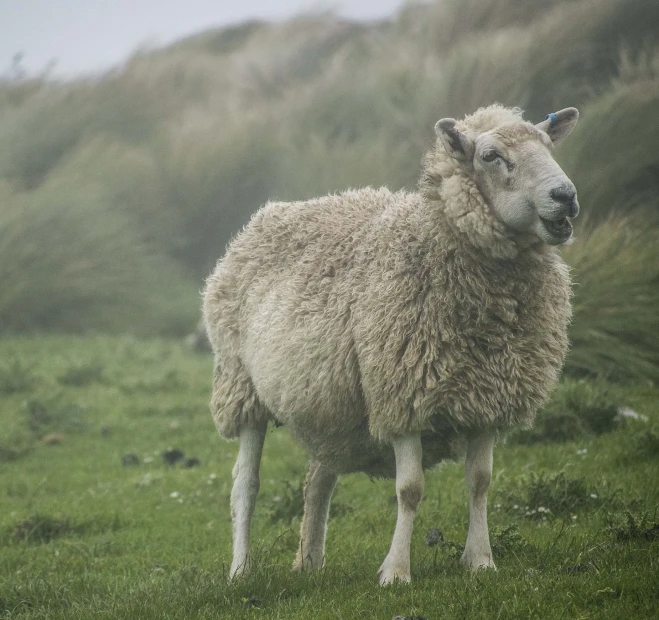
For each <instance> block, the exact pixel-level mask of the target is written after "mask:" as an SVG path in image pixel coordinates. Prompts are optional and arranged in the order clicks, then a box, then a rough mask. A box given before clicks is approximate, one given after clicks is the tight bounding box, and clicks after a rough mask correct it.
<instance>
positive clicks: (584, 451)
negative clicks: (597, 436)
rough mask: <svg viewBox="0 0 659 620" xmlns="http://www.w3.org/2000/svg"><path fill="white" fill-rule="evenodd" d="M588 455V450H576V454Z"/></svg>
mask: <svg viewBox="0 0 659 620" xmlns="http://www.w3.org/2000/svg"><path fill="white" fill-rule="evenodd" d="M587 453H588V448H584V449H583V450H577V454H587Z"/></svg>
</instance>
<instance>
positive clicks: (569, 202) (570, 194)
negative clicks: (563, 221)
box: [549, 186, 579, 217]
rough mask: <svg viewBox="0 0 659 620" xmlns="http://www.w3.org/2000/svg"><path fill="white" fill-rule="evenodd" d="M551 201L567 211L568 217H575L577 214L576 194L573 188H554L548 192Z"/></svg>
mask: <svg viewBox="0 0 659 620" xmlns="http://www.w3.org/2000/svg"><path fill="white" fill-rule="evenodd" d="M549 195H550V196H551V198H552V200H555V201H556V202H559V203H560V204H562V205H563V206H564V207H566V209H567V213H566V215H567V216H568V217H577V215H578V214H579V203H578V202H577V192H576V191H575V189H574V188H573V187H566V186H562V187H555V188H554V189H552V190H551V192H549Z"/></svg>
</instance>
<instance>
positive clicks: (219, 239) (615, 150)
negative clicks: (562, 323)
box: [0, 0, 659, 389]
mask: <svg viewBox="0 0 659 620" xmlns="http://www.w3.org/2000/svg"><path fill="white" fill-rule="evenodd" d="M658 32H659V3H656V2H654V3H653V2H648V1H647V0H528V1H527V0H435V1H434V2H430V3H418V4H409V5H407V6H405V7H404V8H402V9H401V10H400V11H399V12H398V13H397V14H396V15H394V16H392V18H391V19H390V20H385V21H381V22H373V23H356V22H351V21H348V20H344V19H341V18H338V17H336V16H333V15H331V14H329V13H323V14H314V15H307V16H302V17H298V18H295V19H291V20H288V21H285V22H280V23H266V22H249V23H245V24H240V25H235V26H231V27H229V28H225V29H215V30H209V31H207V32H202V33H199V34H197V35H194V36H191V37H188V38H186V39H184V40H182V41H179V42H175V43H173V44H172V45H169V46H167V47H164V48H161V49H155V50H151V51H141V52H138V53H136V54H135V55H134V56H133V57H132V58H131V59H129V60H128V61H127V62H126V63H125V64H124V65H123V66H121V67H118V68H116V69H115V70H112V71H110V72H108V73H106V74H104V75H99V76H97V77H95V78H94V79H74V80H66V81H61V82H55V81H52V80H50V81H49V80H48V79H47V78H46V77H44V76H42V77H32V76H26V75H21V74H20V73H16V74H15V75H13V77H12V76H9V77H4V78H0V290H2V295H1V296H0V332H2V333H7V332H10V333H29V332H33V331H38V330H57V331H60V332H62V331H66V332H76V333H89V332H104V333H132V334H136V335H138V336H142V337H144V336H180V335H182V334H185V333H190V332H191V331H192V330H193V327H194V324H195V322H196V317H197V316H198V308H199V295H198V292H199V289H200V288H202V283H203V278H204V277H206V276H207V275H208V273H209V271H210V270H211V269H212V267H213V265H214V264H215V262H216V261H217V259H218V258H219V256H221V254H222V252H223V250H224V248H225V247H226V244H227V243H228V241H229V240H230V239H231V237H232V236H233V235H235V233H237V232H238V230H240V228H241V227H242V226H243V225H244V224H245V222H247V221H248V220H249V217H250V216H251V214H252V213H253V212H254V211H255V210H256V209H258V208H259V207H260V206H261V205H262V204H263V203H264V202H266V201H267V200H270V199H273V200H300V199H305V198H309V197H312V196H317V195H322V194H326V193H328V192H337V191H342V190H344V189H346V188H348V187H361V186H365V185H372V186H381V185H386V186H388V187H390V188H391V189H392V190H397V189H401V188H406V189H414V188H415V187H416V186H417V180H418V178H419V175H420V173H421V165H420V162H421V159H422V156H423V154H424V152H426V151H427V150H428V148H429V147H430V146H431V144H432V141H433V139H434V133H433V130H432V127H433V125H434V124H435V122H436V121H437V120H438V119H439V118H442V117H446V116H455V117H462V116H463V115H464V114H467V113H472V112H473V111H474V110H475V109H476V108H477V107H478V106H482V105H488V104H491V103H493V102H494V101H499V102H501V103H503V104H506V105H518V106H521V107H522V108H524V109H525V110H526V118H527V119H529V120H531V121H539V120H541V119H542V118H544V115H545V114H546V113H547V112H548V111H550V110H555V109H560V108H562V107H566V106H568V105H576V106H579V109H580V111H581V120H580V121H579V124H578V125H577V127H576V130H575V132H574V134H573V135H572V136H570V138H569V139H568V140H566V141H565V143H564V144H561V145H560V146H559V147H558V148H557V150H556V158H557V161H558V162H559V164H561V165H562V166H563V167H564V168H565V170H566V172H567V173H568V174H569V176H570V177H571V178H572V179H573V180H574V182H575V184H576V186H577V188H578V190H579V197H580V202H581V206H582V215H581V216H580V217H579V219H578V220H577V230H576V241H575V243H574V244H573V245H572V246H571V247H570V248H567V249H566V250H565V256H566V258H567V260H568V262H569V264H570V265H571V266H572V267H573V268H574V274H575V281H576V282H577V284H578V286H577V287H576V288H575V313H574V321H573V324H572V328H571V340H572V343H573V347H572V354H571V356H570V359H569V361H568V366H567V373H568V374H569V375H570V376H572V377H575V378H582V377H599V378H603V379H605V380H610V381H614V380H618V381H621V380H630V379H633V380H648V381H651V382H654V383H656V382H657V381H659V323H658V317H659V314H658V313H657V312H656V308H657V304H658V303H659V287H658V286H657V281H658V278H659V276H658V269H659V267H658V266H659V243H658V242H657V236H658V234H659V223H658V222H659V220H658V218H657V212H658V210H657V205H658V203H657V196H659V186H658V184H657V183H658V182H657V179H659V156H658V153H659V151H658V150H657V148H656V147H655V145H656V143H657V140H658V139H659V133H658V131H659V124H657V123H656V122H655V120H656V117H657V109H658V106H659V82H658V81H657V80H658V75H659V53H658V51H657V50H658V42H659V39H658V37H657V33H658ZM73 380H74V381H75V380H76V379H75V378H74V379H73ZM83 380H84V379H83ZM65 381H66V379H65ZM0 389H2V379H1V377H0Z"/></svg>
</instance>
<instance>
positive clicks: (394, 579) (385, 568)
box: [378, 559, 412, 586]
mask: <svg viewBox="0 0 659 620" xmlns="http://www.w3.org/2000/svg"><path fill="white" fill-rule="evenodd" d="M378 576H379V581H380V585H381V586H388V585H391V584H393V583H410V582H411V581H412V577H411V576H410V567H409V566H407V567H405V566H395V565H394V564H393V563H391V565H390V563H389V562H388V561H387V560H386V559H385V561H384V562H382V566H380V570H379V571H378Z"/></svg>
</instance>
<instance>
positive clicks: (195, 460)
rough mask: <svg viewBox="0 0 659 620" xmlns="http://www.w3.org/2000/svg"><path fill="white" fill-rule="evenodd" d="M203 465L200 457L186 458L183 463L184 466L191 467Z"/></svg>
mask: <svg viewBox="0 0 659 620" xmlns="http://www.w3.org/2000/svg"><path fill="white" fill-rule="evenodd" d="M199 465H201V461H200V460H199V459H198V458H191V459H185V463H183V467H185V468H187V469H190V467H199Z"/></svg>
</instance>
